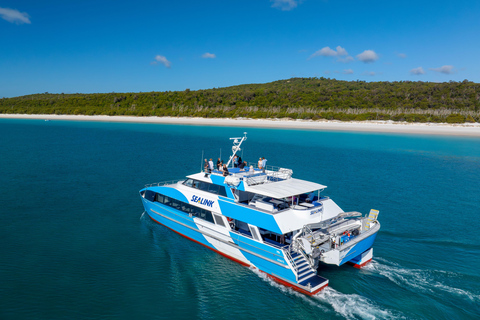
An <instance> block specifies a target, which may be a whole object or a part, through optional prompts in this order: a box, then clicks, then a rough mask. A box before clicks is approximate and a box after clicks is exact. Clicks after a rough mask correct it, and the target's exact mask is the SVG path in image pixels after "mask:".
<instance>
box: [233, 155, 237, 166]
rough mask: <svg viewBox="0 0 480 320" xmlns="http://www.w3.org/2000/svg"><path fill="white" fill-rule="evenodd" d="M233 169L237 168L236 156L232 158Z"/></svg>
mask: <svg viewBox="0 0 480 320" xmlns="http://www.w3.org/2000/svg"><path fill="white" fill-rule="evenodd" d="M233 167H234V168H236V167H238V157H237V155H235V156H234V157H233Z"/></svg>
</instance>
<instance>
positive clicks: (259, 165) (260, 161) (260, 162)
mask: <svg viewBox="0 0 480 320" xmlns="http://www.w3.org/2000/svg"><path fill="white" fill-rule="evenodd" d="M262 164H263V160H262V157H260V159H258V169H260V170H262V169H263V166H262Z"/></svg>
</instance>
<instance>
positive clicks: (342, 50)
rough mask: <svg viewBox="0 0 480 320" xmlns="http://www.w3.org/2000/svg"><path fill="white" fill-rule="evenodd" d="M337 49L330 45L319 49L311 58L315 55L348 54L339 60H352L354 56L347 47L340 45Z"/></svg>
mask: <svg viewBox="0 0 480 320" xmlns="http://www.w3.org/2000/svg"><path fill="white" fill-rule="evenodd" d="M335 49H336V51H335V50H333V49H330V47H324V48H322V49H320V50H318V51H316V52H315V53H314V54H312V55H311V56H310V58H309V59H312V58H314V57H318V56H321V57H341V56H347V57H346V58H339V59H338V61H341V62H349V61H352V60H353V58H352V57H350V56H349V55H348V52H347V50H345V48H342V47H340V46H337V47H336V48H335Z"/></svg>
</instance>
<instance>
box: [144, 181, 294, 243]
mask: <svg viewBox="0 0 480 320" xmlns="http://www.w3.org/2000/svg"><path fill="white" fill-rule="evenodd" d="M144 195H145V199H147V200H149V201H152V202H154V201H155V202H159V203H161V204H164V205H166V206H169V207H172V208H174V209H177V210H180V211H182V212H185V213H187V214H191V215H192V216H194V217H198V218H201V219H203V220H206V221H208V222H211V223H216V224H217V225H220V226H222V227H224V228H226V227H227V226H226V225H225V223H224V221H223V219H222V217H221V216H219V215H216V214H212V212H211V211H208V210H204V209H202V208H198V207H195V206H192V205H190V204H188V203H185V202H182V201H179V200H177V199H173V198H170V197H167V196H165V195H162V194H160V193H156V192H153V191H151V190H146V191H145V194H144ZM214 221H215V222H214ZM231 228H232V229H233V230H235V231H237V232H240V233H241V234H242V235H247V236H250V237H253V238H254V239H256V240H258V241H262V240H264V241H265V240H266V241H267V242H268V240H273V241H275V242H279V241H280V242H281V243H282V244H283V243H284V242H287V243H290V239H291V237H292V236H293V233H291V232H290V233H288V234H286V235H285V238H284V239H282V240H280V237H281V235H280V234H277V233H274V232H270V231H268V230H265V229H262V228H259V230H260V231H261V232H260V233H259V234H257V231H256V232H252V228H250V226H249V225H248V224H247V223H246V222H243V221H240V220H235V222H234V223H233V224H232V226H231ZM267 239H268V240H267Z"/></svg>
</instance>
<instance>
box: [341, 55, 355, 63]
mask: <svg viewBox="0 0 480 320" xmlns="http://www.w3.org/2000/svg"><path fill="white" fill-rule="evenodd" d="M354 60H355V59H353V57H352V56H346V57H345V58H338V59H337V61H338V62H343V63H349V62H352V61H354Z"/></svg>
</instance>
